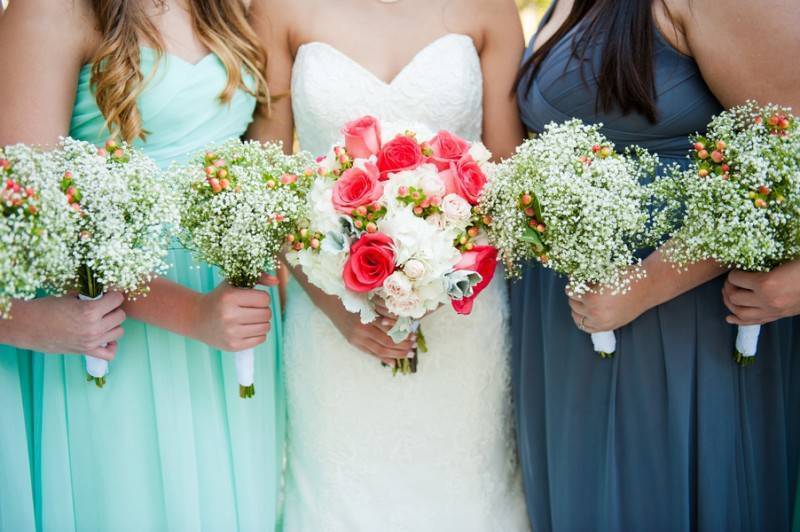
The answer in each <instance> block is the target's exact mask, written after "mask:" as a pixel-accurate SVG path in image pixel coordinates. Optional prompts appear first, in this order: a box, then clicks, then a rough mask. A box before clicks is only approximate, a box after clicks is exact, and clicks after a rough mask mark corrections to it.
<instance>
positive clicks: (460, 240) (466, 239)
mask: <svg viewBox="0 0 800 532" xmlns="http://www.w3.org/2000/svg"><path fill="white" fill-rule="evenodd" d="M467 242H469V239H468V238H467V237H466V236H462V237H461V238H459V239H458V243H459V244H461V245H462V246H464V245H466V243H467Z"/></svg>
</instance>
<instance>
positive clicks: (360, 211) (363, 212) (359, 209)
mask: <svg viewBox="0 0 800 532" xmlns="http://www.w3.org/2000/svg"><path fill="white" fill-rule="evenodd" d="M356 215H357V216H366V215H367V208H366V207H365V206H364V205H362V206H360V207H357V208H356Z"/></svg>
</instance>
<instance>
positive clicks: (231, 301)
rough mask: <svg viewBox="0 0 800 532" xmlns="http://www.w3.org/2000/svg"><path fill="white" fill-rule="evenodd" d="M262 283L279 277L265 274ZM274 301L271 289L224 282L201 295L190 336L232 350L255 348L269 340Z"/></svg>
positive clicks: (233, 351)
mask: <svg viewBox="0 0 800 532" xmlns="http://www.w3.org/2000/svg"><path fill="white" fill-rule="evenodd" d="M259 284H261V285H263V286H275V285H276V284H277V279H275V277H272V276H271V275H267V274H264V275H262V276H261V281H260V283H259ZM271 302H272V300H271V299H270V295H269V293H268V292H264V291H261V290H254V289H249V288H234V287H232V286H231V285H229V284H228V283H222V284H220V285H219V286H218V287H217V288H215V289H214V290H213V291H212V292H209V293H208V294H202V295H200V296H199V301H198V303H197V305H196V306H195V307H196V308H195V316H194V319H193V320H192V335H191V336H192V337H193V338H196V339H197V340H200V341H201V342H203V343H205V344H208V345H210V346H213V347H216V348H217V349H221V350H222V351H229V352H232V353H235V352H238V351H244V350H245V349H251V348H254V347H256V346H257V345H260V344H262V343H264V342H265V341H266V340H267V334H268V333H269V331H270V326H271V321H272V310H271V309H270V304H271Z"/></svg>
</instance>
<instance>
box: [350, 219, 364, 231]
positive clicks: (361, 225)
mask: <svg viewBox="0 0 800 532" xmlns="http://www.w3.org/2000/svg"><path fill="white" fill-rule="evenodd" d="M353 225H354V226H355V227H356V229H363V228H364V222H362V221H361V220H355V221H353Z"/></svg>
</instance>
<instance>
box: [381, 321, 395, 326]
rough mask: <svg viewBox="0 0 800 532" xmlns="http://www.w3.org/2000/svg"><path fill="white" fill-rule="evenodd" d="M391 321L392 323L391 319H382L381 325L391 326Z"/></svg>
mask: <svg viewBox="0 0 800 532" xmlns="http://www.w3.org/2000/svg"><path fill="white" fill-rule="evenodd" d="M391 323H392V322H390V321H389V320H383V321H381V325H383V326H384V327H388V326H389V325H390V324H391Z"/></svg>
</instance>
